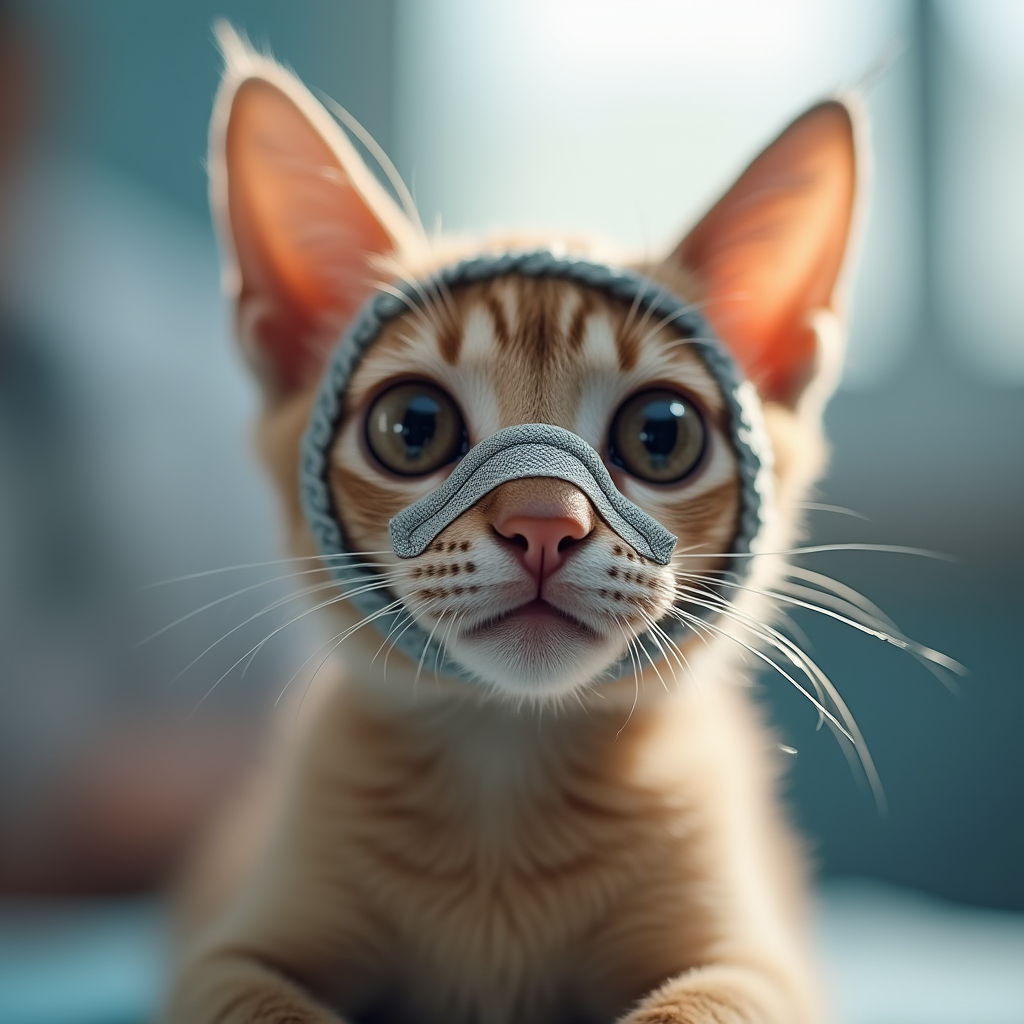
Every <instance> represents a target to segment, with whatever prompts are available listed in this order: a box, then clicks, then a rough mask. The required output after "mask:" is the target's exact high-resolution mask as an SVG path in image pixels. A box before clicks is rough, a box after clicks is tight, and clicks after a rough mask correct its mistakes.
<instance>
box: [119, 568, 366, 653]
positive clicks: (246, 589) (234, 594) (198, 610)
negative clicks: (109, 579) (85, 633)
mask: <svg viewBox="0 0 1024 1024" xmlns="http://www.w3.org/2000/svg"><path fill="white" fill-rule="evenodd" d="M383 564H384V563H381V562H357V563H355V564H354V565H353V564H349V565H346V566H344V568H345V569H346V570H349V569H365V568H375V567H377V566H381V565H383ZM335 571H337V567H336V566H330V565H320V566H317V567H316V568H315V569H303V570H302V571H301V572H290V573H286V574H285V575H283V576H272V577H271V578H270V579H269V580H261V581H260V582H259V583H252V584H250V585H249V586H247V587H242V588H241V589H240V590H235V591H232V592H231V593H230V594H225V595H224V596H223V597H218V598H215V599H214V600H213V601H208V602H207V603H206V604H204V605H201V606H200V607H199V608H194V609H193V610H192V611H190V612H187V613H186V614H185V615H182V616H181V617H180V618H177V619H175V620H174V621H173V622H169V623H167V625H166V626H161V627H160V629H158V630H156V631H155V632H153V633H150V634H149V636H146V637H143V638H142V639H141V640H139V641H137V642H136V644H135V645H134V646H133V648H132V650H138V649H139V648H140V647H143V646H144V645H146V644H148V643H149V642H150V641H152V640H155V639H156V638H157V637H158V636H162V635H163V634H164V633H166V632H167V631H168V630H170V629H174V627H175V626H180V625H181V624H182V623H183V622H187V621H188V620H189V619H191V618H193V617H195V616H196V615H199V614H201V613H202V612H206V611H209V610H210V609H211V608H216V607H217V605H219V604H224V602H225V601H230V600H231V599H232V598H235V597H241V596H242V595H243V594H249V593H251V592H252V591H254V590H259V589H260V588H261V587H269V586H271V584H274V583H281V582H283V581H285V580H293V579H297V578H298V577H299V576H310V575H312V574H313V573H318V572H335Z"/></svg>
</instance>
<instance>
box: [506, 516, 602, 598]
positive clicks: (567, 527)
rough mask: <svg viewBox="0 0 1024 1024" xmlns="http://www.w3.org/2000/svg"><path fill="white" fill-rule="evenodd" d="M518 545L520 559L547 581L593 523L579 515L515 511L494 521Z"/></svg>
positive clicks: (536, 575)
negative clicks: (514, 513) (517, 512)
mask: <svg viewBox="0 0 1024 1024" xmlns="http://www.w3.org/2000/svg"><path fill="white" fill-rule="evenodd" d="M494 528H495V529H496V530H497V531H498V533H500V534H501V535H502V536H503V537H507V538H508V539H509V540H510V541H511V542H512V543H513V544H514V545H515V546H516V548H518V549H519V550H518V555H519V560H520V561H521V562H522V563H523V565H525V566H526V568H527V570H528V571H529V573H530V574H531V575H532V576H533V577H534V578H535V579H536V580H537V582H538V583H543V582H544V580H545V579H546V578H547V577H548V576H550V575H551V574H552V573H553V572H554V571H555V570H556V569H557V568H558V567H559V566H560V565H561V564H562V562H564V561H565V556H566V555H567V554H568V551H569V549H570V548H571V547H573V545H575V544H576V543H577V541H581V540H583V538H584V537H586V536H587V534H588V533H590V530H591V526H590V524H589V523H586V522H584V521H583V518H582V517H580V518H577V517H576V516H543V517H541V516H526V515H511V516H508V517H507V518H502V519H500V520H499V521H498V522H496V523H495V524H494Z"/></svg>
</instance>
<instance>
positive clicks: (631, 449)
mask: <svg viewBox="0 0 1024 1024" xmlns="http://www.w3.org/2000/svg"><path fill="white" fill-rule="evenodd" d="M705 437H706V432H705V430H704V421H703V420H702V419H701V416H700V413H699V412H698V411H697V408H696V406H695V405H694V404H693V402H692V401H690V399H688V398H684V397H683V396H682V395H681V394H679V393H678V392H676V391H669V390H667V389H657V390H651V391H641V392H640V393H639V394H637V395H634V396H633V397H632V398H629V399H627V400H626V401H625V402H623V403H622V405H621V406H620V407H619V411H618V412H617V413H616V414H615V419H614V420H613V421H612V429H611V432H610V434H609V437H608V457H609V459H610V460H611V461H612V462H613V463H614V464H615V465H616V466H621V467H622V468H623V469H624V470H625V471H626V472H627V473H631V474H632V475H633V476H635V477H639V478H640V479H641V480H647V481H649V482H650V483H655V484H670V483H676V482H677V481H679V480H682V479H683V477H685V476H686V475H687V474H688V473H690V472H692V471H693V470H694V469H695V468H696V466H697V464H698V463H699V462H700V457H701V455H703V454H704V444H705Z"/></svg>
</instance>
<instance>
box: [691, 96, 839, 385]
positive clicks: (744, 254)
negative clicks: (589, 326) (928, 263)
mask: <svg viewBox="0 0 1024 1024" xmlns="http://www.w3.org/2000/svg"><path fill="white" fill-rule="evenodd" d="M855 192H856V163H855V154H854V138H853V125H852V121H851V118H850V113H849V111H848V110H847V109H846V107H844V106H843V105H842V104H840V103H826V104H822V105H821V106H819V107H815V108H814V109H812V110H810V111H808V112H807V113H806V114H804V115H803V116H802V117H801V118H799V119H798V120H797V121H796V122H794V123H793V124H792V125H791V126H790V127H789V128H787V129H786V131H785V132H783V133H782V135H781V136H780V137H779V138H778V139H777V140H776V141H775V142H773V143H772V144H771V145H770V146H769V147H768V148H767V149H766V150H765V151H764V152H763V153H762V154H761V155H760V156H759V157H758V158H757V159H756V160H755V161H754V163H753V164H751V165H750V167H749V168H747V170H746V171H745V172H744V173H743V175H742V176H741V177H740V179H739V181H738V182H737V183H736V184H735V185H734V186H733V187H732V188H731V189H730V190H729V192H727V193H726V195H725V196H724V197H723V198H722V199H721V200H720V201H719V202H718V203H717V204H716V206H715V207H714V208H713V209H712V210H711V211H710V213H708V215H707V216H706V217H705V218H704V219H703V220H702V221H701V222H700V223H699V224H698V225H697V226H696V227H695V228H694V229H693V231H692V232H691V233H690V234H689V235H688V236H687V238H686V239H685V240H684V241H683V242H682V244H681V245H680V246H679V248H678V249H677V250H676V252H675V254H674V258H675V259H677V260H679V261H681V262H682V263H683V264H684V265H685V266H686V267H687V268H688V269H689V270H690V271H691V272H692V273H693V274H694V275H695V276H696V277H697V278H698V280H699V282H700V283H701V285H702V286H703V289H704V294H705V299H706V301H707V306H706V313H707V316H708V319H709V320H710V321H711V323H712V325H713V326H714V328H715V330H716V332H717V333H718V334H719V336H720V337H721V338H722V339H723V340H724V341H726V343H727V344H728V345H729V347H730V348H731V349H732V351H733V354H734V355H735V356H736V358H737V359H738V360H739V362H740V364H741V365H742V366H743V368H744V370H745V371H746V373H747V375H748V376H749V377H750V378H751V379H752V380H753V381H754V383H755V384H756V385H757V386H758V389H759V390H760V392H761V394H762V397H764V398H766V399H768V400H774V401H783V402H786V403H790V404H791V403H793V402H795V401H796V400H797V399H798V398H799V396H800V393H801V392H802V391H803V389H804V387H805V385H806V384H807V383H808V381H809V380H810V379H811V377H812V376H813V374H814V370H815V362H816V344H815V335H814V332H813V331H812V330H811V328H810V326H809V324H810V318H811V315H812V314H813V312H814V311H815V310H816V309H821V308H824V307H831V306H832V302H833V291H834V288H835V283H836V278H837V276H838V274H839V271H840V268H841V266H842V262H843V256H844V254H845V252H846V243H847V238H848V235H849V230H850V222H851V218H852V215H853V205H854V198H855Z"/></svg>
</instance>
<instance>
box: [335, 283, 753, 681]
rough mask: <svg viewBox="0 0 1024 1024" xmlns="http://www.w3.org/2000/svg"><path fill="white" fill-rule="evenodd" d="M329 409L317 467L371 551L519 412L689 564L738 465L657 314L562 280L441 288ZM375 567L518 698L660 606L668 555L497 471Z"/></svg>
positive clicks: (706, 384) (701, 370) (703, 388)
mask: <svg viewBox="0 0 1024 1024" xmlns="http://www.w3.org/2000/svg"><path fill="white" fill-rule="evenodd" d="M345 406H346V415H345V417H344V420H343V422H342V424H341V427H340V429H339V431H338V434H337V438H336V440H335V443H334V445H333V448H332V451H331V471H330V476H331V483H332V486H333V489H334V498H335V505H336V508H337V509H338V510H339V515H340V517H341V519H342V522H343V525H344V527H345V532H346V535H347V537H348V539H349V543H350V546H352V547H354V548H356V549H357V550H365V551H379V550H385V549H386V548H387V547H388V543H389V542H388V532H387V520H388V519H389V518H390V517H391V516H393V515H395V514H396V513H397V512H398V511H400V510H401V509H402V508H404V507H405V506H407V505H409V504H411V503H412V502H413V501H416V500H418V499H419V498H421V497H423V496H424V495H425V494H427V493H429V492H430V491H432V490H433V489H434V488H436V487H437V486H438V485H439V484H440V483H441V481H442V480H443V479H444V477H445V476H446V475H447V473H448V472H450V471H451V468H452V465H453V462H454V459H456V458H458V456H459V454H460V453H461V452H462V451H463V450H464V447H465V445H467V444H468V445H470V446H471V445H474V444H476V443H477V442H478V441H480V440H481V439H483V438H485V437H488V436H490V435H491V434H494V433H495V432H497V431H498V430H500V429H502V428H504V427H508V426H512V425H515V424H520V423H552V424H555V425H557V426H561V427H565V428H566V429H568V430H571V431H572V432H574V433H576V434H578V435H579V436H580V437H582V438H583V439H584V440H585V441H587V442H588V443H589V444H590V445H591V446H592V447H593V448H595V449H596V450H597V451H598V452H600V453H601V454H602V455H603V456H604V458H605V462H606V465H607V466H608V469H609V471H610V472H611V474H612V477H613V480H614V481H615V484H616V486H617V487H618V488H619V490H620V491H622V493H623V494H625V495H626V497H628V498H629V499H630V500H632V501H633V502H634V503H636V504H637V505H639V506H640V507H641V508H643V509H644V510H645V511H647V512H648V513H650V514H651V515H652V516H653V517H654V518H655V519H657V520H658V521H659V522H661V523H662V524H663V525H664V526H666V527H667V528H668V529H669V530H670V531H671V532H672V533H674V534H675V535H676V536H677V537H678V538H679V549H680V550H682V551H686V552H688V554H689V556H690V557H688V559H687V568H688V569H689V570H691V571H693V572H708V571H713V570H715V569H717V568H719V567H720V565H721V561H720V560H719V559H717V558H716V557H715V554H716V553H717V552H722V551H728V550H729V545H730V543H731V541H732V539H733V537H734V535H735V533H736V520H737V513H738V505H739V484H738V480H737V472H736V457H735V454H734V451H733V448H732V446H731V443H730V439H729V435H728V433H727V431H728V425H727V420H728V416H727V412H726V409H725V406H724V403H723V400H722V396H721V394H720V393H719V390H718V386H717V384H716V382H715V381H714V379H713V378H712V376H711V374H710V373H709V372H708V371H707V370H706V369H705V367H704V365H703V363H702V362H701V360H700V359H699V357H698V356H697V355H696V354H695V353H694V351H693V349H692V347H690V346H689V345H688V344H687V342H686V340H685V339H683V338H681V337H680V335H679V334H678V333H677V332H676V331H675V330H674V329H673V328H672V326H671V325H664V324H659V323H658V321H657V320H654V321H653V322H652V320H651V318H650V317H646V316H644V315H643V314H638V313H637V311H636V310H635V309H631V307H630V306H629V305H628V304H625V303H619V302H616V301H615V300H612V299H608V298H606V297H604V296H603V295H600V294H598V293H595V292H593V291H589V290H588V289H586V288H584V287H583V286H580V285H577V284H573V283H570V282H567V281H561V280H540V281H538V280H536V279H531V278H524V277H506V278H499V279H497V280H494V281H489V282H486V283H484V284H479V285H473V286H469V287H464V288H458V289H455V290H454V292H452V293H450V294H446V295H445V296H444V299H443V300H442V299H440V298H439V299H438V300H437V301H435V302H433V303H432V304H431V305H430V307H429V309H428V314H427V315H421V314H417V315H415V316H414V315H412V314H409V315H407V316H405V317H403V318H402V319H400V320H399V321H398V322H396V323H393V324H391V325H390V327H389V329H388V330H387V331H386V333H385V334H384V336H383V337H381V338H379V339H378V340H377V341H376V342H375V343H374V345H373V346H372V347H371V348H370V350H369V351H368V353H367V355H366V356H365V357H364V359H363V360H362V362H361V363H360V365H359V367H358V369H357V370H356V372H355V374H354V375H353V378H352V380H351V382H350V385H349V388H348V391H347V393H346V396H345ZM410 426H411V427H412V428H413V429H410ZM396 427H397V428H398V430H397V431H396V430H395V429H394V428H396ZM417 428H418V429H417ZM424 437H428V443H427V445H426V446H425V447H424V445H423V439H424ZM388 560H389V561H391V562H393V563H394V564H395V565H396V566H397V567H398V569H399V572H400V573H401V575H400V576H399V577H398V578H397V579H396V581H395V582H394V584H393V585H392V588H391V589H392V591H393V592H394V593H395V594H397V595H399V596H401V597H402V598H403V599H404V604H405V607H406V609H408V611H409V612H411V613H412V614H413V615H414V616H415V617H416V619H417V622H418V624H419V626H420V627H421V628H422V629H423V630H425V631H426V632H427V633H431V632H434V633H435V635H437V636H438V638H443V641H444V644H445V647H446V650H447V652H448V654H449V656H451V657H452V658H453V659H454V660H456V661H457V662H459V663H460V664H461V665H463V666H464V667H465V668H466V669H468V670H469V671H470V672H471V673H473V675H474V676H476V677H478V678H479V679H480V680H481V681H482V682H485V683H487V684H490V685H491V686H494V687H497V688H499V689H501V690H503V691H507V692H510V693H512V694H514V695H520V696H526V695H537V694H545V695H548V694H551V695H556V694H564V693H566V692H568V691H569V690H572V689H574V688H577V687H580V686H582V685H584V684H586V683H588V682H589V681H590V680H592V679H593V678H594V677H596V676H598V675H600V674H601V673H602V672H603V671H604V670H605V669H606V668H607V667H608V666H609V665H611V664H613V663H615V662H617V661H619V660H620V658H622V656H623V655H624V654H625V653H626V651H627V648H628V644H629V641H630V639H631V638H632V637H634V636H636V635H639V634H642V633H644V632H645V631H646V630H647V629H648V628H649V627H650V625H651V623H652V622H657V621H659V620H660V619H661V618H662V616H663V615H664V614H665V613H666V611H667V610H668V609H669V608H670V607H671V606H672V604H673V603H674V601H675V585H676V578H675V569H674V567H673V566H672V565H671V564H670V565H658V564H656V563H655V562H653V561H650V560H648V559H645V558H643V557H642V556H640V555H639V554H638V553H637V552H636V551H634V550H633V549H632V548H631V547H630V546H629V545H628V544H626V543H625V542H624V541H623V540H622V539H621V538H620V537H619V536H618V535H617V534H616V533H614V532H613V531H612V530H611V529H610V527H608V526H607V525H606V524H605V523H604V522H603V521H602V520H601V518H600V517H599V516H598V515H597V514H596V512H595V511H594V509H593V507H592V506H591V504H590V502H589V500H588V499H587V498H586V497H585V496H584V495H583V494H582V492H580V491H579V490H578V489H577V488H575V487H574V486H573V485H571V484H569V483H565V482H563V481H558V480H551V479H541V480H536V479H529V480H518V481H513V482H507V483H504V484H502V485H501V486H499V487H498V488H496V489H495V490H493V491H491V492H490V493H489V494H487V495H486V496H485V497H484V498H483V499H481V500H480V501H479V502H478V503H477V504H476V505H474V506H473V507H472V508H471V509H470V510H469V511H467V512H466V513H464V514H463V515H462V516H460V517H459V518H458V519H456V520H455V521H454V522H453V523H452V524H451V525H450V526H449V527H447V529H445V530H444V531H443V532H442V533H441V534H440V535H439V536H438V537H437V539H436V540H435V541H434V543H432V544H431V545H430V546H429V547H428V549H427V550H426V551H425V552H424V553H423V554H422V555H420V556H418V557H416V558H412V559H402V560H399V559H395V558H391V559H388Z"/></svg>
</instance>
